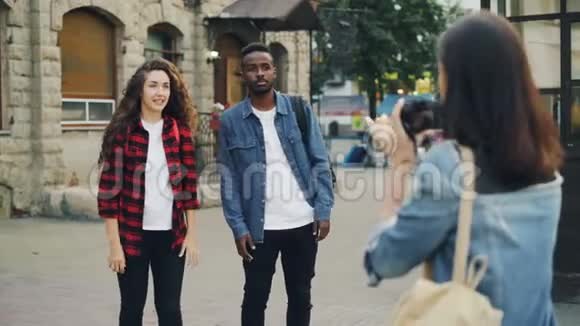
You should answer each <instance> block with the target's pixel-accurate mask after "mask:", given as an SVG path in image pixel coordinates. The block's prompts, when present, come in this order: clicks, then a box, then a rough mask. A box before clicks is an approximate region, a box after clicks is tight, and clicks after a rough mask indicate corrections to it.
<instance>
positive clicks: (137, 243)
mask: <svg viewBox="0 0 580 326" xmlns="http://www.w3.org/2000/svg"><path fill="white" fill-rule="evenodd" d="M194 121H195V112H194V110H193V104H192V101H191V98H190V96H189V93H188V91H187V89H186V86H185V83H184V81H183V80H182V77H181V75H180V74H179V72H178V70H177V68H176V67H175V66H174V65H173V64H172V63H170V62H169V61H167V60H164V59H154V60H151V61H148V62H146V63H145V64H143V65H142V66H141V67H140V68H139V69H138V70H137V71H136V72H135V74H134V75H133V76H132V77H131V79H130V80H129V81H128V83H127V88H126V90H125V92H124V96H123V98H122V100H121V102H120V105H119V107H118V108H117V110H116V111H115V113H114V114H113V118H112V120H111V122H110V124H109V125H108V127H107V129H106V130H105V134H104V136H103V144H102V148H101V153H100V156H99V164H100V166H101V168H102V172H101V176H100V180H99V194H98V208H99V214H100V216H101V217H102V218H104V220H105V224H106V233H107V238H108V241H109V249H110V253H109V257H108V264H109V267H110V268H111V270H112V271H113V272H115V273H116V274H117V278H118V282H119V288H120V290H121V291H120V292H121V312H120V317H119V324H120V325H121V326H128V325H142V319H143V308H144V306H145V300H146V296H147V286H148V284H147V283H148V278H149V267H151V271H152V274H153V283H154V284H153V285H154V290H155V291H154V293H155V308H156V311H157V315H158V319H159V325H162V326H163V325H171V326H179V325H182V323H183V322H182V318H181V307H180V297H181V287H182V282H183V273H184V266H185V261H186V257H187V261H188V264H189V265H196V264H197V260H198V245H197V238H196V223H195V214H194V209H195V208H198V207H199V203H198V200H197V192H196V188H197V176H196V172H195V161H194V145H193V141H192V129H193V128H192V127H193V126H195V122H194Z"/></svg>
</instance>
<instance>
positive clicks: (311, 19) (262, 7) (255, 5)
mask: <svg viewBox="0 0 580 326" xmlns="http://www.w3.org/2000/svg"><path fill="white" fill-rule="evenodd" d="M208 20H210V21H220V20H246V21H251V22H252V23H253V24H254V25H255V26H256V28H258V29H259V30H261V31H304V30H317V29H320V26H321V25H320V20H319V19H318V16H317V15H316V11H315V9H314V7H313V6H312V4H311V3H310V1H309V0H237V1H236V2H234V3H233V4H231V5H230V6H228V7H226V8H225V9H224V10H223V11H222V12H221V13H220V14H219V15H218V16H216V17H209V18H208Z"/></svg>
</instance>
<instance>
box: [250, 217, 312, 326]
mask: <svg viewBox="0 0 580 326" xmlns="http://www.w3.org/2000/svg"><path fill="white" fill-rule="evenodd" d="M312 232H313V231H312V224H308V225H306V226H303V227H300V228H296V229H290V230H276V231H268V230H267V231H264V242H263V243H258V244H256V250H254V251H251V255H252V256H253V257H254V259H253V260H252V261H251V262H246V261H244V272H245V275H246V284H245V285H244V301H243V303H242V326H264V313H265V310H266V304H267V302H268V297H269V296H270V288H271V287H272V277H273V276H274V272H275V268H276V260H277V259H278V253H281V256H282V267H283V269H284V280H285V283H286V294H287V296H288V307H287V311H286V325H288V326H308V325H310V310H311V309H312V304H311V301H310V284H311V281H312V278H313V277H314V268H315V267H314V265H315V262H316V252H317V251H318V243H317V242H316V238H315V236H314V235H313V234H312Z"/></svg>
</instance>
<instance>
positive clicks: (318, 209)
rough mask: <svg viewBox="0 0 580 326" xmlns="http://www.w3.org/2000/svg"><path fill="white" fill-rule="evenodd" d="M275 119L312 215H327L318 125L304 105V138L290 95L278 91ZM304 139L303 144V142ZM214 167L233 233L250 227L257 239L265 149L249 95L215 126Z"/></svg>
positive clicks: (327, 185) (327, 178) (327, 182)
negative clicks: (217, 171)
mask: <svg viewBox="0 0 580 326" xmlns="http://www.w3.org/2000/svg"><path fill="white" fill-rule="evenodd" d="M275 94H276V95H275V96H276V116H275V118H274V125H275V127H276V130H277V132H278V137H279V138H280V143H281V144H282V149H283V150H284V153H285V154H286V158H287V159H288V163H289V165H290V168H291V170H292V173H293V174H294V177H295V178H296V181H297V182H298V185H299V186H300V189H301V190H302V191H303V193H304V196H305V198H306V201H307V202H308V204H310V206H312V207H313V208H314V219H315V220H328V219H330V211H331V208H332V206H333V204H334V195H333V192H332V180H331V174H330V165H329V162H328V156H327V151H326V147H325V145H324V142H323V139H322V135H321V133H320V127H319V125H318V123H317V121H316V118H315V116H314V114H312V110H311V109H310V108H309V107H307V110H306V118H307V121H308V124H309V126H308V131H309V133H310V134H309V135H308V137H307V138H308V140H309V143H308V144H304V143H303V141H302V135H301V133H300V128H299V127H298V123H297V121H296V117H295V114H294V111H293V110H292V107H291V102H290V97H289V96H287V95H284V94H281V93H278V92H276V93H275ZM305 145H306V146H305ZM218 169H219V171H220V176H221V198H222V204H223V211H224V215H225V218H226V221H227V223H228V225H229V226H230V228H231V229H232V231H233V234H234V237H235V238H236V239H238V238H240V237H241V236H243V235H245V234H248V233H250V235H251V236H252V239H253V240H254V241H255V242H262V241H263V238H264V210H265V202H266V201H265V195H266V194H265V190H266V187H265V186H266V152H265V143H264V133H263V129H262V124H261V123H260V120H259V119H258V117H256V116H255V115H254V113H253V111H252V106H251V103H250V99H249V98H246V99H245V100H244V101H242V102H240V103H238V104H237V105H236V106H234V107H232V108H231V109H228V110H226V111H225V112H224V113H223V115H222V118H221V123H220V131H219V152H218Z"/></svg>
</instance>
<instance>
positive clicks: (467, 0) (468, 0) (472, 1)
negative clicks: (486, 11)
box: [439, 0, 481, 9]
mask: <svg viewBox="0 0 580 326" xmlns="http://www.w3.org/2000/svg"><path fill="white" fill-rule="evenodd" d="M457 1H458V2H460V3H461V6H462V7H463V8H465V9H479V5H480V4H481V0H457ZM439 2H441V3H445V2H446V0H439Z"/></svg>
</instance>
